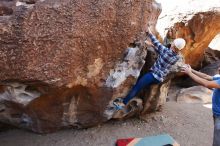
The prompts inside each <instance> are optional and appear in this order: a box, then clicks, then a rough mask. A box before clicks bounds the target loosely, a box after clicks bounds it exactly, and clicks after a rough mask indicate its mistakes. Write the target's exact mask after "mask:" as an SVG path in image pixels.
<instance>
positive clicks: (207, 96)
mask: <svg viewBox="0 0 220 146" xmlns="http://www.w3.org/2000/svg"><path fill="white" fill-rule="evenodd" d="M177 102H184V103H212V90H210V89H208V88H206V87H203V86H194V87H190V88H186V89H182V90H180V93H179V94H178V95H177Z"/></svg>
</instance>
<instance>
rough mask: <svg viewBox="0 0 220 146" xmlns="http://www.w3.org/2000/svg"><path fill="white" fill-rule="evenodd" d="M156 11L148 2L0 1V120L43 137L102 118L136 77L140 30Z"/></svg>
mask: <svg viewBox="0 0 220 146" xmlns="http://www.w3.org/2000/svg"><path fill="white" fill-rule="evenodd" d="M160 11H161V7H160V5H159V4H157V3H156V2H155V1H152V0H147V1H146V0H140V1H130V0H126V1H121V0H110V1H108V2H106V1H104V0H101V1H96V0H85V1H82V0H78V1H75V0H65V1H60V0H4V1H1V2H0V46H1V47H0V58H1V60H0V70H1V72H0V78H1V85H0V122H3V123H10V124H12V125H15V126H17V127H22V128H26V129H30V130H32V131H35V132H40V133H48V132H53V131H56V130H58V129H60V128H62V127H69V126H73V127H79V128H81V127H90V126H93V125H96V124H99V123H102V122H105V121H107V120H109V119H110V118H111V116H110V117H109V115H106V107H107V105H108V104H109V103H110V101H111V100H112V99H113V98H115V97H120V96H124V95H125V94H126V93H127V92H128V90H129V89H130V87H131V86H132V85H133V84H134V82H135V81H136V79H137V77H138V76H139V74H140V71H141V69H142V67H143V65H144V63H145V60H144V58H145V56H146V51H145V50H144V45H143V44H144V43H143V41H144V39H145V34H144V33H143V32H144V30H145V27H146V25H147V24H149V25H150V26H151V27H152V28H154V26H155V24H156V21H157V18H158V16H159V13H160ZM140 103H141V102H139V101H138V102H137V104H136V102H135V103H134V106H132V107H135V108H138V107H137V106H136V105H138V106H139V105H140ZM132 104H133V102H132ZM141 106H142V105H141ZM132 111H133V110H132ZM137 111H138V110H137ZM132 113H133V112H132ZM112 116H113V115H112ZM115 118H117V116H116V117H115Z"/></svg>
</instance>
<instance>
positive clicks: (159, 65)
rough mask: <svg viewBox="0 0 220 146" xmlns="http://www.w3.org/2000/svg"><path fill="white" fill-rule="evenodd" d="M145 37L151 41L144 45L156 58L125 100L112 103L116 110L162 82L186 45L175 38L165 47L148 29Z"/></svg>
mask: <svg viewBox="0 0 220 146" xmlns="http://www.w3.org/2000/svg"><path fill="white" fill-rule="evenodd" d="M146 35H147V36H148V37H149V38H150V40H151V42H149V41H145V42H146V44H147V45H150V46H153V48H154V49H155V51H156V52H157V54H158V58H157V60H156V62H155V63H154V65H153V66H152V67H151V69H150V71H149V72H148V73H146V74H145V75H144V76H142V77H141V78H140V79H139V80H138V81H137V82H136V84H135V85H134V86H133V88H132V89H131V90H130V92H129V93H128V95H127V96H126V97H125V98H116V99H115V100H114V101H113V104H114V106H115V108H116V109H117V110H121V109H123V108H124V106H125V105H126V104H127V103H128V102H129V101H130V100H131V99H132V98H134V97H135V96H136V95H137V94H138V93H139V92H140V91H141V89H143V88H144V87H149V86H150V85H152V84H159V83H161V82H163V80H164V78H165V77H166V76H167V74H168V73H169V72H170V69H171V66H172V65H174V64H175V63H176V62H177V61H178V60H179V59H180V58H181V57H180V55H179V52H180V50H182V49H183V48H184V47H185V44H186V42H185V40H184V39H182V38H177V39H175V40H174V41H173V42H172V44H171V47H170V48H168V47H165V46H164V45H162V44H161V43H160V42H159V41H158V40H157V39H156V37H155V36H154V35H153V34H152V32H151V31H150V29H149V27H147V30H146Z"/></svg>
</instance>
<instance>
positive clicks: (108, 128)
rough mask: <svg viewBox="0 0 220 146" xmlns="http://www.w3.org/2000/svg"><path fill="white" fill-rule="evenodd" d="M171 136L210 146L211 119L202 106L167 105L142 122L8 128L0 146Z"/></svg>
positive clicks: (90, 145)
mask: <svg viewBox="0 0 220 146" xmlns="http://www.w3.org/2000/svg"><path fill="white" fill-rule="evenodd" d="M164 133H167V134H170V135H171V136H172V137H173V138H174V139H176V140H177V142H178V143H180V144H181V146H211V145H212V136H213V120H212V112H211V109H210V108H206V107H204V106H203V105H202V104H183V103H181V104H180V103H176V102H167V103H166V104H165V105H164V107H163V110H162V111H161V112H157V113H154V114H151V115H147V116H146V117H143V118H142V119H139V118H133V119H128V120H126V121H115V120H112V121H109V122H107V123H104V124H103V125H100V126H98V127H94V128H89V129H81V130H76V129H64V130H60V131H58V132H56V133H52V134H47V135H39V134H35V133H32V132H29V131H24V130H19V129H11V130H8V131H6V132H1V133H0V145H1V146H114V145H115V141H116V140H117V139H119V138H128V137H145V136H152V135H158V134H164Z"/></svg>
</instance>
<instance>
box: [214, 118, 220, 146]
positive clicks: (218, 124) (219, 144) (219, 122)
mask: <svg viewBox="0 0 220 146" xmlns="http://www.w3.org/2000/svg"><path fill="white" fill-rule="evenodd" d="M213 117H214V135H213V146H220V117H217V116H213Z"/></svg>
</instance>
